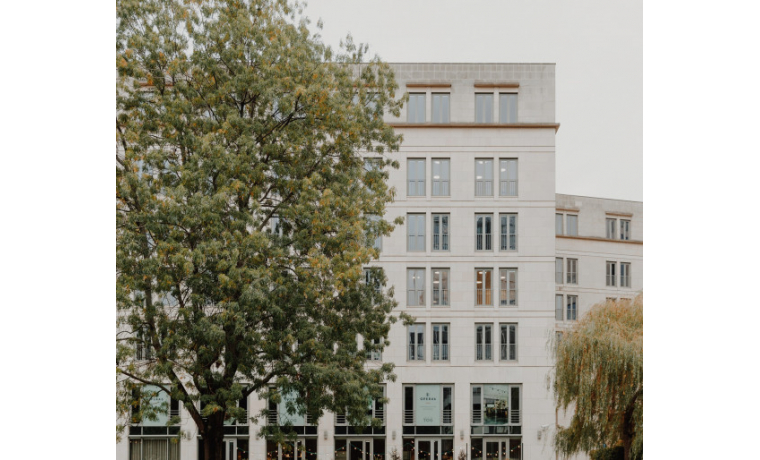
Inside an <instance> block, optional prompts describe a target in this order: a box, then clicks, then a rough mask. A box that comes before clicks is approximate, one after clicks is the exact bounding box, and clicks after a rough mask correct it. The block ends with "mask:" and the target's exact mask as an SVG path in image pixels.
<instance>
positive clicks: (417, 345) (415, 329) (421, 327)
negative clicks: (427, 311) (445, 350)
mask: <svg viewBox="0 0 760 460" xmlns="http://www.w3.org/2000/svg"><path fill="white" fill-rule="evenodd" d="M407 337H408V339H407V340H408V348H409V350H408V353H407V359H408V360H409V361H425V324H412V325H411V326H407Z"/></svg>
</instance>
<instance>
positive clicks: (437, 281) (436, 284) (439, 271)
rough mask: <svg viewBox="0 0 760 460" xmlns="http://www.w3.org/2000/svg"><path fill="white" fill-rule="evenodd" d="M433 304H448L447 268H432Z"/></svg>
mask: <svg viewBox="0 0 760 460" xmlns="http://www.w3.org/2000/svg"><path fill="white" fill-rule="evenodd" d="M432 271H433V301H432V302H433V305H434V306H443V305H449V269H448V268H434V269H433V270H432Z"/></svg>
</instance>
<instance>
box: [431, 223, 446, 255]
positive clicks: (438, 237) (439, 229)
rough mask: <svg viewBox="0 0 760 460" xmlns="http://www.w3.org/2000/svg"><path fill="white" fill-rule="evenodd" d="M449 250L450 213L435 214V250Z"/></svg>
mask: <svg viewBox="0 0 760 460" xmlns="http://www.w3.org/2000/svg"><path fill="white" fill-rule="evenodd" d="M448 250H449V215H448V214H433V251H448Z"/></svg>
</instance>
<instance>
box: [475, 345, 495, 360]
mask: <svg viewBox="0 0 760 460" xmlns="http://www.w3.org/2000/svg"><path fill="white" fill-rule="evenodd" d="M475 359H476V360H479V361H480V360H486V361H488V360H490V359H491V344H490V343H487V344H482V343H479V344H477V345H475Z"/></svg>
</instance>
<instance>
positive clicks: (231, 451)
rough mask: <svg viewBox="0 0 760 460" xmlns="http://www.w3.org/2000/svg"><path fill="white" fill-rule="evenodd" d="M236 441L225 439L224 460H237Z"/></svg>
mask: <svg viewBox="0 0 760 460" xmlns="http://www.w3.org/2000/svg"><path fill="white" fill-rule="evenodd" d="M236 454H237V439H235V438H225V440H224V460H237V455H236Z"/></svg>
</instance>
